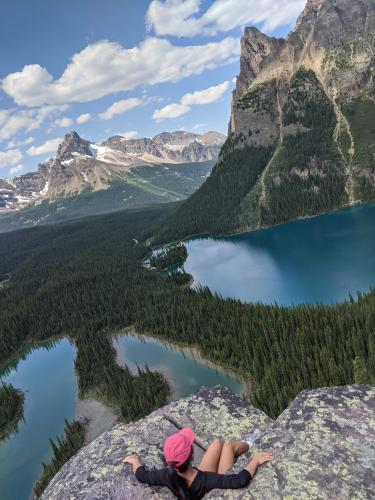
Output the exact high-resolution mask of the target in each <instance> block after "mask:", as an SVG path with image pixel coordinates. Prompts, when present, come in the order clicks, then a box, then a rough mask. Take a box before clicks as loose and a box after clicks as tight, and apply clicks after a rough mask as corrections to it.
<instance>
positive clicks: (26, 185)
mask: <svg viewBox="0 0 375 500" xmlns="http://www.w3.org/2000/svg"><path fill="white" fill-rule="evenodd" d="M224 140H225V136H224V135H223V134H219V133H218V132H208V133H207V134H203V135H199V134H193V133H189V132H184V131H178V132H173V133H168V132H165V133H162V134H159V135H157V136H155V137H154V138H153V139H149V138H141V139H133V140H128V139H125V138H124V137H122V136H113V137H110V138H109V139H107V140H106V141H104V142H103V143H102V144H100V145H97V144H95V143H92V142H89V141H86V140H84V139H82V138H81V137H79V135H78V134H77V133H76V132H70V133H69V134H67V135H66V136H65V138H64V140H63V142H62V143H61V144H60V146H59V148H58V151H57V153H56V156H55V157H54V158H50V159H49V160H48V161H46V162H44V163H41V164H40V165H39V166H38V172H32V173H30V174H26V175H21V176H19V177H15V178H14V179H6V180H0V213H6V212H11V211H13V210H17V209H19V208H23V207H25V206H26V205H28V204H30V203H36V202H38V203H40V202H41V201H43V200H54V199H56V198H58V197H65V196H70V195H77V194H79V193H81V192H82V191H84V190H87V189H89V190H92V191H99V190H102V189H106V188H107V187H108V186H109V185H110V183H111V182H112V181H114V180H119V179H120V180H121V178H122V176H123V174H124V172H129V171H130V170H132V169H137V168H138V167H141V166H142V167H143V166H145V165H158V164H161V163H170V164H178V163H193V162H204V161H208V160H215V159H217V157H218V155H219V152H220V148H221V146H222V144H223V142H224Z"/></svg>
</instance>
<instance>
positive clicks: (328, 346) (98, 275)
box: [0, 206, 375, 420]
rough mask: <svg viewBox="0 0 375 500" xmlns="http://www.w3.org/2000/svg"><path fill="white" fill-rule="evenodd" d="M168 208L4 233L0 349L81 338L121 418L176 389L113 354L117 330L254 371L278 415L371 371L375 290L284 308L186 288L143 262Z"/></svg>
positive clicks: (88, 387) (257, 387)
mask: <svg viewBox="0 0 375 500" xmlns="http://www.w3.org/2000/svg"><path fill="white" fill-rule="evenodd" d="M172 210H174V208H173V207H166V206H164V207H160V208H155V209H149V210H145V211H136V212H118V213H116V214H111V215H107V216H98V217H93V218H89V219H86V220H81V221H78V222H73V223H66V224H60V225H56V226H45V227H37V228H34V229H28V230H24V231H20V232H14V233H10V234H7V235H1V236H0V273H9V272H11V273H12V280H11V281H10V285H9V286H8V287H7V288H5V289H2V290H0V358H1V360H5V359H6V358H7V357H9V356H10V355H12V354H13V353H14V352H15V351H16V350H18V349H19V348H20V347H21V346H22V345H23V344H24V343H25V341H27V340H31V339H33V340H43V339H48V338H50V337H52V336H56V335H60V336H69V337H70V338H71V339H72V340H73V341H74V342H75V343H76V346H77V348H78V353H77V356H76V371H77V374H78V380H79V388H80V391H81V392H82V393H91V394H102V395H103V396H104V398H107V399H108V400H110V401H111V402H116V403H117V405H118V406H119V407H120V408H121V411H122V414H123V418H124V419H125V420H127V419H129V420H130V419H134V418H136V417H137V416H142V415H145V414H147V413H149V412H150V411H151V410H152V409H153V408H155V407H156V406H160V405H161V404H162V403H163V402H164V401H165V400H166V397H167V392H168V391H167V387H166V384H165V382H164V381H163V379H162V377H161V376H160V375H159V374H157V373H155V372H151V371H149V370H147V369H146V370H142V371H140V372H139V373H138V374H134V373H131V372H130V371H129V370H128V369H126V368H123V369H122V368H119V367H118V365H117V364H116V357H115V352H114V350H113V348H112V344H111V342H112V335H113V333H114V332H116V331H119V330H120V329H123V328H125V327H127V326H133V327H135V329H136V330H137V331H138V332H140V333H142V332H143V333H147V334H150V335H155V336H158V337H162V338H164V339H165V340H170V341H176V342H179V343H183V344H186V345H192V346H196V347H197V348H198V349H199V350H200V351H201V352H202V353H203V355H204V356H205V357H207V358H209V359H211V360H212V361H215V362H218V363H221V364H224V365H226V366H228V367H230V368H232V369H235V370H239V371H241V372H242V373H244V374H246V375H247V376H249V377H250V378H251V379H252V382H253V394H252V399H253V403H255V404H256V405H257V406H258V407H260V408H261V409H263V410H264V411H266V412H267V413H268V414H269V415H270V416H272V417H275V416H277V415H278V414H279V413H280V412H281V411H283V410H284V409H285V408H286V407H287V406H288V404H289V402H290V401H291V400H292V399H293V398H294V397H295V396H296V395H297V394H298V393H299V392H300V391H301V390H303V389H308V388H316V387H324V386H336V385H344V384H349V383H353V382H355V380H356V379H358V376H359V375H358V373H359V372H360V375H361V380H363V381H365V380H366V381H368V382H371V380H372V379H373V377H374V376H375V330H374V328H373V325H374V324H375V291H371V292H370V293H368V294H363V295H359V296H358V298H356V299H354V298H353V299H351V300H348V301H346V302H344V303H342V304H337V305H332V306H331V305H300V306H295V307H290V308H288V307H279V306H276V305H263V304H244V303H241V302H240V301H239V300H234V299H227V300H224V299H222V298H220V297H219V296H217V295H215V294H212V293H211V292H210V291H209V290H208V289H207V288H194V289H191V288H187V287H181V286H179V285H178V284H176V282H175V280H174V279H173V277H172V276H169V275H168V274H167V273H159V272H158V271H153V270H149V269H145V267H144V265H143V262H144V260H145V259H146V258H147V257H148V256H149V255H150V247H149V245H148V244H147V242H148V241H149V239H150V238H151V237H152V235H153V234H155V233H156V232H157V231H158V228H159V227H161V226H162V225H163V224H164V222H165V218H166V217H167V216H168V215H170V213H171V211H172ZM135 240H136V241H135ZM254 286H256V284H254ZM301 360H303V363H301ZM354 360H356V361H354ZM358 367H360V369H359V368H358Z"/></svg>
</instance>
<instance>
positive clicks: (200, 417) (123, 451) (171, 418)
mask: <svg viewBox="0 0 375 500" xmlns="http://www.w3.org/2000/svg"><path fill="white" fill-rule="evenodd" d="M185 426H189V427H192V428H193V429H194V430H195V431H196V434H197V439H196V443H197V444H196V445H195V461H196V463H197V464H198V463H199V461H200V459H201V457H202V455H203V453H204V448H206V447H207V445H208V444H209V443H210V441H211V440H212V439H214V438H215V437H222V438H225V439H241V438H244V437H249V436H251V435H252V434H253V433H254V432H255V431H256V430H259V431H260V434H261V435H260V437H259V438H258V440H255V443H254V446H253V448H252V449H251V450H250V451H249V453H247V454H246V455H244V456H242V457H240V459H239V460H238V462H237V463H236V464H235V466H234V467H233V471H239V470H241V468H243V467H244V465H245V464H246V463H247V462H248V460H249V459H250V457H251V455H252V454H254V453H255V452H256V451H259V450H272V451H273V452H274V455H275V460H274V462H273V463H271V464H268V465H265V466H263V467H261V468H260V469H259V471H258V473H257V475H256V476H255V478H254V480H253V481H252V482H251V483H250V485H249V487H248V488H246V489H242V490H233V491H229V490H226V491H219V490H215V491H212V492H211V493H209V494H208V495H207V498H215V499H224V498H232V499H239V498H244V499H262V500H263V499H281V498H283V499H285V498H288V499H297V498H298V499H311V498H319V499H332V498H340V499H349V498H350V499H354V498H355V499H370V498H374V493H375V388H374V387H370V386H360V385H353V386H345V387H335V388H327V389H317V390H312V391H303V392H302V393H300V394H299V395H298V397H297V398H296V399H295V400H294V401H293V402H292V403H291V405H290V406H289V408H287V409H286V410H285V411H284V412H283V413H282V414H281V415H280V416H279V418H278V419H277V420H276V421H272V420H271V419H270V418H269V417H267V415H265V414H264V413H263V412H261V411H260V410H258V409H256V408H254V407H252V406H251V405H249V404H248V403H247V402H245V401H244V400H242V399H241V398H239V397H238V396H236V395H234V394H233V393H232V392H231V391H229V390H228V389H225V388H222V387H216V388H213V389H210V388H202V389H200V391H198V392H197V393H196V394H193V395H191V396H189V397H187V398H185V399H182V400H180V401H176V402H173V403H170V404H169V405H167V406H165V407H163V408H160V409H159V410H157V411H155V412H153V413H152V414H151V415H149V416H148V417H146V418H144V419H142V420H139V421H138V422H134V423H132V424H128V425H123V424H120V425H117V426H116V427H114V429H112V430H111V431H109V432H106V433H104V434H102V435H101V436H100V437H99V438H97V439H96V440H95V441H93V442H92V443H90V444H89V445H88V446H86V447H85V448H83V449H82V450H81V451H80V452H79V453H78V454H77V455H76V456H75V457H73V458H72V459H71V460H69V462H68V463H67V464H65V465H64V466H63V468H62V469H61V470H60V471H59V472H58V474H57V475H56V476H55V477H54V479H53V480H52V481H51V483H50V484H49V486H48V488H47V489H46V490H45V492H44V494H43V496H42V499H44V500H47V499H49V500H63V499H64V500H65V499H67V498H69V499H72V500H73V499H74V500H82V499H85V500H86V499H90V500H91V499H103V500H104V499H116V500H120V499H123V500H125V499H126V500H127V499H147V498H152V499H158V498H173V496H172V495H171V493H170V492H169V491H168V490H166V489H165V488H155V487H149V486H145V485H143V484H140V483H138V482H137V480H136V479H135V477H134V475H133V473H132V472H131V470H130V468H129V467H128V466H125V465H123V464H122V458H123V457H124V456H125V455H127V454H137V455H139V456H140V457H141V459H142V461H143V463H144V464H145V465H146V466H148V467H162V466H163V465H164V464H163V456H162V447H163V443H164V441H165V439H166V437H167V436H169V435H170V434H172V433H174V432H176V431H177V430H178V429H179V428H181V427H185Z"/></svg>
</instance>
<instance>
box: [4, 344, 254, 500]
mask: <svg viewBox="0 0 375 500" xmlns="http://www.w3.org/2000/svg"><path fill="white" fill-rule="evenodd" d="M114 345H115V347H116V349H117V352H118V359H119V362H126V363H127V364H128V365H129V367H131V368H132V367H133V368H135V367H136V365H137V364H138V365H139V366H142V367H143V366H145V365H148V366H149V368H151V369H158V370H161V371H162V372H163V373H164V374H165V375H166V377H168V379H169V381H170V383H171V386H172V388H173V389H174V393H173V396H174V397H176V398H177V397H181V396H186V395H187V394H190V393H191V392H194V391H196V390H198V389H199V388H200V387H201V386H202V385H206V386H214V385H217V384H222V385H226V386H228V387H230V388H231V389H233V390H234V391H235V392H237V393H238V394H242V393H243V392H245V390H246V387H245V384H244V383H243V382H242V381H240V380H238V379H237V378H236V376H235V375H233V374H228V373H226V372H225V371H224V370H222V369H220V368H216V367H215V366H214V365H212V364H206V363H205V362H204V361H203V360H201V359H200V358H199V356H195V357H194V354H193V353H192V352H191V351H190V350H189V349H176V348H171V347H169V346H168V345H167V344H164V343H161V342H158V341H157V340H154V339H152V338H148V337H138V336H136V335H121V336H118V337H116V339H115V340H114ZM74 357H75V349H74V347H73V346H72V344H70V343H69V341H68V340H61V341H59V342H54V343H51V344H49V345H47V346H35V347H33V348H30V349H28V350H25V351H24V352H23V353H21V354H20V355H19V356H18V357H17V359H16V360H15V361H14V362H13V363H11V364H9V365H8V366H7V367H6V368H5V369H3V370H2V371H0V380H1V381H3V382H7V383H11V384H13V385H14V387H16V388H19V389H21V390H22V391H23V392H24V393H25V405H24V421H21V422H20V423H19V431H18V433H15V434H13V435H12V436H11V437H10V438H9V439H7V440H5V441H0V500H27V499H28V498H29V495H30V492H31V489H32V486H33V484H34V482H35V481H36V480H37V479H38V477H39V476H40V473H41V471H42V462H48V461H49V459H50V458H51V447H50V444H49V439H50V438H55V437H56V436H61V435H62V434H63V430H64V419H68V420H70V421H71V420H73V419H74V417H75V414H76V409H77V403H78V401H79V400H78V396H77V380H76V376H75V372H74Z"/></svg>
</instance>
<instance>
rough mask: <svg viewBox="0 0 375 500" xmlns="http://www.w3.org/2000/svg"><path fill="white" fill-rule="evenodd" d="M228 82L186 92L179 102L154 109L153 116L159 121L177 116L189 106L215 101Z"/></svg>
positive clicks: (227, 85)
mask: <svg viewBox="0 0 375 500" xmlns="http://www.w3.org/2000/svg"><path fill="white" fill-rule="evenodd" d="M228 87H229V82H223V83H220V84H219V85H214V86H213V87H209V88H208V89H204V90H197V91H195V92H192V93H190V92H189V93H187V94H185V95H183V96H182V97H181V100H180V102H179V103H172V104H168V105H167V106H164V108H160V109H157V110H155V111H154V114H153V118H154V120H156V121H157V122H161V121H163V120H166V119H168V118H169V119H170V118H177V117H179V116H182V115H184V114H185V113H187V112H188V111H190V109H191V106H196V105H202V104H209V103H211V102H215V101H217V100H218V99H220V97H222V95H223V94H224V93H225V92H226V91H227V90H228Z"/></svg>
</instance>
